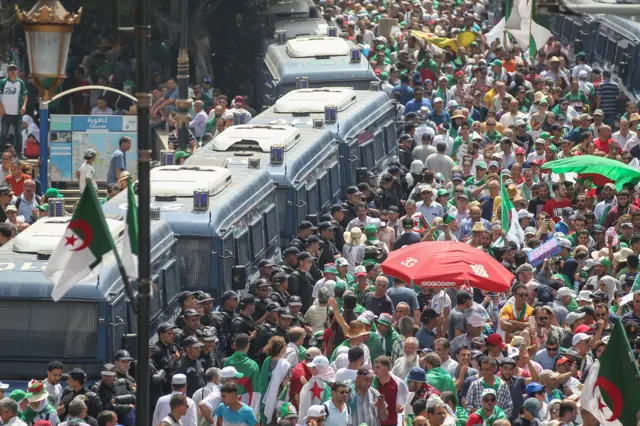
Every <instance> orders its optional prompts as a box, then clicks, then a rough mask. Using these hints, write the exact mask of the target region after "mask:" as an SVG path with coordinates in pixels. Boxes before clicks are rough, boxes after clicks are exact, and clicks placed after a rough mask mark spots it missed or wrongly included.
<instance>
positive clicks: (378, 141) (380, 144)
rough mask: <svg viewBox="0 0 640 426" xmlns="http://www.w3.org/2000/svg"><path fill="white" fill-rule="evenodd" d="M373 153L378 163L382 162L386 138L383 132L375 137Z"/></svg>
mask: <svg viewBox="0 0 640 426" xmlns="http://www.w3.org/2000/svg"><path fill="white" fill-rule="evenodd" d="M373 153H374V156H375V159H376V162H378V161H380V159H382V157H384V138H383V136H382V132H381V131H379V132H377V133H376V134H375V135H374V136H373Z"/></svg>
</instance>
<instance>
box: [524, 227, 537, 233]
mask: <svg viewBox="0 0 640 426" xmlns="http://www.w3.org/2000/svg"><path fill="white" fill-rule="evenodd" d="M524 235H536V228H534V227H533V226H527V227H526V228H525V229H524Z"/></svg>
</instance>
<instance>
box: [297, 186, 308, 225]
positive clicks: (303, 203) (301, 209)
mask: <svg viewBox="0 0 640 426" xmlns="http://www.w3.org/2000/svg"><path fill="white" fill-rule="evenodd" d="M294 203H295V206H296V214H297V215H298V217H296V218H294V222H295V223H296V224H298V223H300V222H302V221H303V220H305V219H306V217H307V215H308V214H309V205H308V204H307V187H306V185H302V186H300V187H299V188H298V189H296V195H295V199H294Z"/></svg>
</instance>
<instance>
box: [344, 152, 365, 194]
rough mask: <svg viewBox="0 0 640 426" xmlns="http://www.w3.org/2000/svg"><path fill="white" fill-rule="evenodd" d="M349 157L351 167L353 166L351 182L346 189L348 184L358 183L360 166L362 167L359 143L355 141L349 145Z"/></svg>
mask: <svg viewBox="0 0 640 426" xmlns="http://www.w3.org/2000/svg"><path fill="white" fill-rule="evenodd" d="M349 157H350V158H349V167H350V168H351V170H350V172H351V173H350V174H351V182H348V183H347V185H345V189H346V187H347V186H351V185H355V184H356V183H358V167H360V163H361V161H362V160H361V157H360V152H359V150H358V144H357V143H354V144H353V145H351V146H350V147H349Z"/></svg>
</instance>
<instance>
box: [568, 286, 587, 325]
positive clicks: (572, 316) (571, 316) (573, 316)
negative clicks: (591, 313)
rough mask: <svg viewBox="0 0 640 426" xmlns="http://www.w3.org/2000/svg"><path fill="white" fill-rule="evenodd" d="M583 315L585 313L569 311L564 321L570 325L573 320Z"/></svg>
mask: <svg viewBox="0 0 640 426" xmlns="http://www.w3.org/2000/svg"><path fill="white" fill-rule="evenodd" d="M581 293H582V292H581ZM585 315H586V314H585V313H584V312H575V311H574V312H571V313H569V315H567V317H566V318H565V322H566V323H567V325H568V326H571V325H572V324H573V323H574V322H576V320H579V319H581V318H584V316H585Z"/></svg>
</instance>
